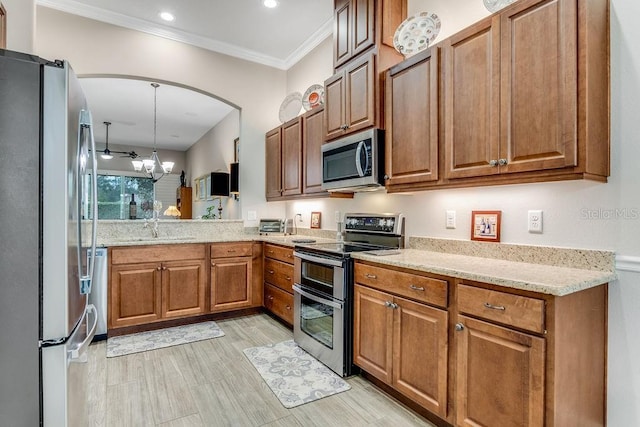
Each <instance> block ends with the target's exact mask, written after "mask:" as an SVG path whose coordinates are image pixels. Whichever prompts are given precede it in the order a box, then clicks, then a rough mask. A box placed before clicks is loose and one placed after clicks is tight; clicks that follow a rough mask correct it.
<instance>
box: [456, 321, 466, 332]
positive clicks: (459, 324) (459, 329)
mask: <svg viewBox="0 0 640 427" xmlns="http://www.w3.org/2000/svg"><path fill="white" fill-rule="evenodd" d="M463 329H464V325H463V324H462V323H456V331H458V332H460V331H461V330H463Z"/></svg>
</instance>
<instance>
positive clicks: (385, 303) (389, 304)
mask: <svg viewBox="0 0 640 427" xmlns="http://www.w3.org/2000/svg"><path fill="white" fill-rule="evenodd" d="M391 304H392V303H391V301H385V302H384V306H385V307H391Z"/></svg>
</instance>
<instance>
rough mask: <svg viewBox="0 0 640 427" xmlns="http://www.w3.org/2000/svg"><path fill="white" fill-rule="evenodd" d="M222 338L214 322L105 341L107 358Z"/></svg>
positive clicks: (112, 338)
mask: <svg viewBox="0 0 640 427" xmlns="http://www.w3.org/2000/svg"><path fill="white" fill-rule="evenodd" d="M222 336H224V332H222V329H220V327H219V326H218V325H217V324H216V322H202V323H194V324H192V325H183V326H176V327H173V328H166V329H158V330H155V331H147V332H140V333H137V334H131V335H121V336H118V337H111V338H109V339H107V357H116V356H124V355H125V354H131V353H139V352H141V351H147V350H155V349H158V348H164V347H171V346H172V345H180V344H187V343H190V342H195V341H202V340H207V339H210V338H218V337H222Z"/></svg>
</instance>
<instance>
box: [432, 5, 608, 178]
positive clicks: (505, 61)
mask: <svg viewBox="0 0 640 427" xmlns="http://www.w3.org/2000/svg"><path fill="white" fill-rule="evenodd" d="M607 4H608V2H606V1H605V0H551V1H549V0H521V1H518V2H516V3H515V4H513V5H512V6H511V7H509V8H506V9H505V10H504V11H503V12H501V13H500V14H498V15H494V16H492V17H490V18H488V19H486V20H484V21H482V22H480V23H478V24H476V25H474V26H472V27H470V28H468V29H466V30H464V31H462V32H460V33H458V34H457V35H455V36H453V37H451V38H449V39H448V40H447V41H446V42H445V43H444V45H445V48H444V50H445V70H446V71H445V77H444V87H445V105H444V110H445V146H446V149H445V151H446V156H445V160H446V163H445V165H446V166H445V175H446V178H448V179H451V180H454V179H457V178H467V177H481V176H487V175H496V176H497V175H500V176H499V177H498V179H508V180H510V179H512V178H510V177H509V175H514V174H516V175H517V176H521V177H522V178H524V179H526V178H527V177H528V176H529V175H525V174H524V173H528V172H536V173H540V172H543V171H544V172H545V174H547V176H549V177H550V178H551V179H553V178H556V179H565V177H566V176H567V174H570V175H571V174H577V175H576V176H575V177H577V178H595V179H599V180H603V181H604V180H606V177H607V176H608V175H609V108H608V106H609V61H608V58H609V52H608V19H607V16H608V15H607ZM505 174H506V177H505ZM558 174H562V177H561V176H559V175H558ZM503 177H504V178H503Z"/></svg>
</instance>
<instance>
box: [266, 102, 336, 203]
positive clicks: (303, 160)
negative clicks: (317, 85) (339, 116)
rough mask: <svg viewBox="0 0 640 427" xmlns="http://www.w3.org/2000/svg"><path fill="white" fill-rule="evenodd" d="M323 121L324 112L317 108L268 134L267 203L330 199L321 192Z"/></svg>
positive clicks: (325, 193)
mask: <svg viewBox="0 0 640 427" xmlns="http://www.w3.org/2000/svg"><path fill="white" fill-rule="evenodd" d="M323 117H324V114H323V109H322V108H314V109H312V110H310V111H307V112H306V113H305V114H304V115H302V116H299V117H297V118H295V119H293V120H290V121H288V122H286V123H284V124H283V125H282V126H279V127H277V128H275V129H272V130H271V131H269V132H267V134H266V136H265V144H266V147H265V152H266V155H265V159H266V182H265V183H266V198H267V201H271V200H283V199H293V198H300V197H304V196H306V195H313V196H315V197H318V196H328V195H329V193H327V192H326V191H323V190H322V188H321V186H322V163H321V162H322V159H321V146H322V143H323V142H324V127H323V125H322V123H323Z"/></svg>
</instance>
